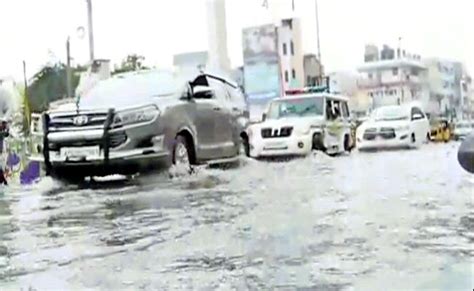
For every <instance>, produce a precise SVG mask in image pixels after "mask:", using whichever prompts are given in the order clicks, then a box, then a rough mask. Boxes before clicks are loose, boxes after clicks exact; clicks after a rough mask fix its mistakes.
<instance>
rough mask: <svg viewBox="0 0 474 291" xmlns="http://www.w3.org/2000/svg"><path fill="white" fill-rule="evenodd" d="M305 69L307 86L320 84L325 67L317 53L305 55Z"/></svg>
mask: <svg viewBox="0 0 474 291" xmlns="http://www.w3.org/2000/svg"><path fill="white" fill-rule="evenodd" d="M303 70H304V76H305V86H306V87H309V86H320V85H322V84H321V81H322V76H323V74H324V67H323V66H322V65H321V62H320V61H319V60H318V58H317V57H316V55H315V54H306V55H304V57H303Z"/></svg>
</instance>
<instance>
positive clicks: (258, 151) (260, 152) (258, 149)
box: [250, 135, 312, 158]
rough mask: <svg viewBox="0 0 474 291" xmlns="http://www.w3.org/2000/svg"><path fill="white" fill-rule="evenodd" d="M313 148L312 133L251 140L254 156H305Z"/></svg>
mask: <svg viewBox="0 0 474 291" xmlns="http://www.w3.org/2000/svg"><path fill="white" fill-rule="evenodd" d="M311 150H312V137H311V135H305V136H294V137H288V138H268V139H259V140H257V141H253V142H252V141H251V142H250V156H251V157H253V158H259V157H281V156H305V155H308V154H309V153H311Z"/></svg>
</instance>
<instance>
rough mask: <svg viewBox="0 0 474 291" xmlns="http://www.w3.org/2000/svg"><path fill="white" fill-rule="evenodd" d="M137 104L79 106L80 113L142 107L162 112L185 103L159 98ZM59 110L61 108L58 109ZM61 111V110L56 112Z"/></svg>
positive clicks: (89, 104)
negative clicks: (157, 109)
mask: <svg viewBox="0 0 474 291" xmlns="http://www.w3.org/2000/svg"><path fill="white" fill-rule="evenodd" d="M134 100H135V102H131V101H130V100H126V101H121V100H117V101H116V102H114V103H113V104H103V103H99V102H97V103H94V102H81V104H80V105H79V110H80V111H90V110H93V111H107V110H109V109H114V110H115V111H122V110H127V109H133V108H137V107H142V106H149V105H155V106H157V107H158V108H159V109H160V110H161V111H162V112H163V111H165V110H167V109H168V108H169V107H172V106H175V105H176V104H178V103H182V102H184V101H181V100H179V99H178V98H176V97H174V96H173V97H157V98H136V99H134ZM58 109H59V108H58ZM60 109H61V110H62V111H64V109H68V110H71V111H72V110H76V105H75V104H68V106H67V107H66V106H64V107H62V108H60ZM55 111H59V110H55Z"/></svg>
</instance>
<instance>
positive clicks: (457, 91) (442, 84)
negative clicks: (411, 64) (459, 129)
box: [424, 58, 472, 118]
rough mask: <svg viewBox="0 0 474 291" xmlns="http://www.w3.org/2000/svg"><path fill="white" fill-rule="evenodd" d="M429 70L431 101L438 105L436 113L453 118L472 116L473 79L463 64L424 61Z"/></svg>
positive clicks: (446, 61)
mask: <svg viewBox="0 0 474 291" xmlns="http://www.w3.org/2000/svg"><path fill="white" fill-rule="evenodd" d="M424 62H425V65H426V66H427V68H428V82H429V88H430V100H431V101H432V102H433V103H434V104H436V105H437V106H436V107H437V108H436V113H437V114H440V115H444V116H447V117H453V118H464V117H467V116H469V115H471V114H472V104H471V102H470V98H469V91H470V87H471V83H472V80H471V77H470V76H469V74H468V73H467V71H466V68H465V66H464V65H463V64H462V63H461V62H457V61H451V60H445V59H441V58H429V59H425V60H424Z"/></svg>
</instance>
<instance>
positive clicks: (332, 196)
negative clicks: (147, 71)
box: [0, 143, 474, 290]
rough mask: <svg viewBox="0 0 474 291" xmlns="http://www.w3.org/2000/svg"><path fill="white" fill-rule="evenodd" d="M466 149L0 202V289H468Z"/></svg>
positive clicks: (48, 191)
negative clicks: (460, 155) (461, 156)
mask: <svg viewBox="0 0 474 291" xmlns="http://www.w3.org/2000/svg"><path fill="white" fill-rule="evenodd" d="M458 146H459V144H457V143H450V144H430V145H425V146H423V147H422V149H420V150H410V151H388V152H375V153H358V152H354V153H352V154H351V155H348V156H341V157H337V158H330V157H326V156H325V155H323V154H316V155H314V156H312V157H308V158H306V159H298V160H292V161H288V162H264V161H254V160H246V161H245V163H244V165H243V166H241V167H240V168H237V169H231V170H227V171H223V170H211V169H201V170H200V171H198V173H197V174H196V175H193V176H191V177H186V178H180V179H169V178H168V177H167V176H165V175H161V176H160V175H156V176H152V177H146V178H142V179H139V180H137V181H134V182H127V183H124V182H122V183H121V182H116V183H107V184H100V185H91V186H89V187H86V188H82V189H75V188H73V187H65V186H63V185H60V184H57V183H55V182H53V181H51V180H49V179H44V180H43V181H42V182H41V183H40V184H39V185H36V186H34V187H32V188H29V189H19V188H17V189H11V188H10V189H6V190H4V193H3V194H0V289H1V290H10V289H12V290H17V289H20V288H23V289H28V288H32V289H33V290H65V289H109V290H157V289H160V290H188V289H189V290H191V289H193V290H195V289H198V290H214V289H218V290H229V289H233V290H265V289H283V290H294V289H303V290H304V289H307V290H314V289H316V290H386V289H450V290H452V289H459V290H471V289H472V288H473V287H474V283H473V279H472V278H474V202H473V198H474V193H473V189H474V176H472V175H469V174H467V173H465V172H463V170H462V169H461V168H460V167H459V165H458V164H457V161H456V152H457V147H458Z"/></svg>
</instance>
